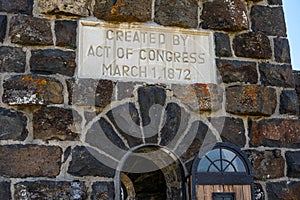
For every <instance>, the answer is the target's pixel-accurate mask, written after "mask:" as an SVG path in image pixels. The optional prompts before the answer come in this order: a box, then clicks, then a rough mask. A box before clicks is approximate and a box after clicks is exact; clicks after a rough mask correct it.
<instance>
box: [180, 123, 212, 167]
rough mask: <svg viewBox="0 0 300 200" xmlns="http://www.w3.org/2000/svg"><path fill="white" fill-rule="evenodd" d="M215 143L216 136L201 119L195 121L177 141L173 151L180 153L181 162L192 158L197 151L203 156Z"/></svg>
mask: <svg viewBox="0 0 300 200" xmlns="http://www.w3.org/2000/svg"><path fill="white" fill-rule="evenodd" d="M216 143H217V139H216V136H215V135H214V134H213V133H212V131H211V130H210V128H209V127H208V126H207V125H206V124H205V123H203V122H202V121H195V122H193V123H192V125H191V127H190V129H189V130H188V133H187V134H186V136H185V137H184V138H183V139H182V140H181V142H180V143H179V145H178V147H177V148H176V150H175V153H176V154H177V155H180V158H181V159H182V161H183V162H187V161H189V160H193V159H194V158H195V156H196V155H197V154H198V152H200V154H201V153H202V154H203V155H202V154H201V155H202V156H204V154H205V153H206V152H208V151H209V150H211V148H213V146H214V145H215V144H216Z"/></svg>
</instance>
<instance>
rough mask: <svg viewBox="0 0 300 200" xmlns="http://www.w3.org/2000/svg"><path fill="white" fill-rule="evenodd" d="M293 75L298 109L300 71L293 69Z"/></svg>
mask: <svg viewBox="0 0 300 200" xmlns="http://www.w3.org/2000/svg"><path fill="white" fill-rule="evenodd" d="M293 77H294V80H295V90H296V93H297V96H298V104H299V108H298V110H299V111H300V71H293Z"/></svg>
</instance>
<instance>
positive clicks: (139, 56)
mask: <svg viewBox="0 0 300 200" xmlns="http://www.w3.org/2000/svg"><path fill="white" fill-rule="evenodd" d="M78 77H79V78H94V79H110V80H121V81H142V82H149V83H183V84H184V83H186V84H190V83H197V82H198V83H215V82H216V67H215V56H214V44H213V34H212V32H208V31H199V30H187V29H181V28H172V27H170V28H165V27H160V26H153V25H148V24H129V23H118V24H112V23H106V22H98V21H80V22H79V39H78Z"/></svg>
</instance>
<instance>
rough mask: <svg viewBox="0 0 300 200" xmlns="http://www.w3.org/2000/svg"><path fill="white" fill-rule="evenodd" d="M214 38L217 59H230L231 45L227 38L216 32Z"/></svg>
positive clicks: (223, 34)
mask: <svg viewBox="0 0 300 200" xmlns="http://www.w3.org/2000/svg"><path fill="white" fill-rule="evenodd" d="M214 36H215V52H216V56H218V57H231V56H232V53H231V45H230V39H229V36H228V35H227V34H225V33H219V32H216V33H215V34H214Z"/></svg>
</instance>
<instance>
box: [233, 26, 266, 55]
mask: <svg viewBox="0 0 300 200" xmlns="http://www.w3.org/2000/svg"><path fill="white" fill-rule="evenodd" d="M233 49H234V52H235V55H236V56H238V57H246V58H257V59H270V58H271V57H272V49H271V44H270V40H269V38H268V37H267V36H266V35H264V34H263V33H261V32H248V33H242V34H239V35H236V36H235V37H234V39H233Z"/></svg>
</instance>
